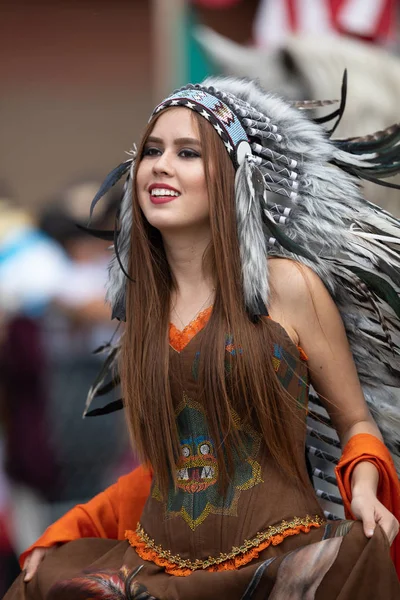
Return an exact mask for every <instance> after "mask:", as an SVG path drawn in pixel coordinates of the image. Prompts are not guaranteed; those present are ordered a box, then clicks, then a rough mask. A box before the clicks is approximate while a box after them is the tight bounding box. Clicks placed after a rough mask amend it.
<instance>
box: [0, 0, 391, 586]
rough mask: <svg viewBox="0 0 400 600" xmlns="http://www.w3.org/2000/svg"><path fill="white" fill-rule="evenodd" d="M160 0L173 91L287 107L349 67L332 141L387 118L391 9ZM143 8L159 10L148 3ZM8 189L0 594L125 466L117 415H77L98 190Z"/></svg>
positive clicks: (360, 3) (96, 337)
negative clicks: (171, 15) (224, 92)
mask: <svg viewBox="0 0 400 600" xmlns="http://www.w3.org/2000/svg"><path fill="white" fill-rule="evenodd" d="M168 1H169V2H170V4H171V7H172V5H174V7H175V10H176V11H178V10H182V15H183V16H182V19H181V27H182V28H183V29H184V33H185V36H182V39H185V40H186V43H187V47H186V48H185V49H184V50H183V51H182V52H183V53H184V54H185V55H187V68H188V73H185V74H184V77H185V79H184V81H182V82H181V83H186V81H187V80H188V79H190V80H191V81H193V82H196V81H199V80H200V79H201V78H202V77H203V76H204V75H206V74H208V73H209V72H210V71H211V72H212V71H213V72H223V73H226V74H229V73H232V74H234V75H248V76H251V77H258V78H259V79H260V80H261V82H262V83H263V85H264V87H266V88H267V89H269V90H271V91H274V92H277V93H279V94H282V95H284V96H286V97H287V98H289V99H291V100H293V99H303V98H309V99H316V98H319V99H326V98H332V97H337V96H338V95H340V83H341V79H342V74H343V69H344V68H345V67H348V69H349V93H348V106H347V117H346V116H345V118H344V119H343V121H342V123H341V124H340V126H339V130H338V132H337V133H338V134H339V135H340V136H343V137H344V136H351V135H362V134H363V133H366V132H367V131H373V130H374V129H379V128H381V129H382V128H384V127H386V126H388V125H389V124H390V123H392V122H393V121H395V120H398V105H399V100H400V98H399V96H400V87H399V86H400V58H399V48H400V46H399V36H398V19H397V18H396V14H397V11H398V8H399V2H398V0H187V1H186V2H184V1H183V0H174V1H172V0H168ZM134 4H137V5H138V6H139V4H140V3H139V2H137V3H135V2H133V3H132V6H133V5H134ZM144 4H145V3H141V6H142V7H143V5H144ZM148 4H149V6H150V5H151V7H152V9H151V10H153V11H156V10H157V6H158V7H162V8H163V9H165V6H164V2H163V1H161V2H160V0H159V1H158V2H157V1H155V2H152V3H148ZM89 5H90V2H89V3H87V7H88V6H89ZM112 6H114V3H112ZM115 6H116V4H115ZM180 7H181V8H180ZM89 8H90V6H89ZM110 10H111V9H110ZM124 10H125V8H124ZM132 10H133V8H132ZM141 10H142V9H141ZM96 11H97V8H96ZM100 13H101V11H100V9H99V10H98V12H93V19H95V18H96V15H100ZM160 14H161V13H160ZM138 15H139V13H138ZM63 18H65V15H64V13H63ZM90 18H92V16H91V17H90ZM150 20H151V19H149V22H150ZM247 21H248V22H247ZM158 22H160V19H159V20H158ZM198 25H207V26H208V29H206V28H204V27H203V28H201V29H200V28H198ZM166 27H167V25H166ZM245 31H246V32H249V33H248V34H244V32H245ZM250 32H252V33H251V34H250ZM139 33H140V32H139ZM139 33H138V36H139ZM153 34H154V31H153ZM133 37H135V36H133ZM176 37H177V30H176V24H175V23H174V24H173V27H172V29H171V40H175V38H176ZM135 39H136V38H135ZM165 39H166V40H168V36H166V38H165ZM133 42H134V40H133V41H132V43H133ZM71 43H72V41H71ZM101 43H102V44H103V40H102V41H101ZM130 44H131V40H129V41H127V49H128V45H130ZM115 45H116V41H115V40H114V46H115ZM110 51H112V48H110ZM130 51H131V48H130V46H129V52H130ZM129 52H128V53H129ZM146 52H147V48H146ZM155 54H157V53H155ZM159 54H160V56H157V55H155V56H154V57H153V59H152V60H153V61H155V62H156V61H157V60H159V61H160V64H161V69H162V68H164V62H163V61H165V60H166V57H168V56H169V54H168V52H166V51H165V49H164V48H161V49H160V52H159ZM138 57H141V58H138ZM136 60H137V61H140V60H142V61H144V55H143V53H142V54H141V53H140V52H138V53H137V54H136ZM117 62H118V61H114V64H117ZM172 62H173V61H172ZM113 68H114V67H113ZM165 68H166V67H165ZM170 69H171V73H172V72H173V71H174V69H176V65H175V64H172V65H170ZM114 71H115V72H117V70H116V69H114ZM156 71H157V70H155V72H156ZM157 72H158V73H159V72H160V68H159V69H158V71H157ZM102 77H103V74H102ZM123 77H124V78H125V77H126V75H125V73H124V74H123ZM138 85H139V86H140V85H141V82H139V83H138ZM158 100H159V99H158ZM150 109H151V107H150V106H149V110H150ZM116 110H117V109H116ZM57 151H58V149H57V148H54V153H57ZM111 166H112V165H110V167H111ZM0 175H1V172H0ZM13 184H14V182H13V181H4V182H2V183H1V184H0V596H2V592H3V591H5V590H6V589H7V587H8V586H9V585H10V583H11V581H12V580H13V578H14V577H15V576H16V575H17V573H18V562H17V556H18V555H19V553H20V552H21V551H22V550H24V549H25V548H26V547H27V546H29V545H30V544H31V543H32V542H33V541H34V540H35V539H36V538H37V537H39V535H40V534H41V533H42V532H43V531H44V529H45V528H46V527H47V525H49V524H50V523H51V522H53V521H54V520H55V519H57V518H58V516H60V515H61V514H63V513H64V512H65V511H66V510H67V509H68V508H69V507H71V506H72V505H74V504H76V503H79V502H84V501H86V500H87V499H89V498H90V497H92V496H93V495H94V494H96V493H98V492H99V491H101V490H102V489H104V487H106V486H107V485H109V484H110V483H111V482H113V481H115V480H116V478H117V477H118V475H119V474H122V473H124V472H127V471H128V470H129V469H130V468H131V467H132V465H133V464H134V458H133V455H132V452H131V450H130V449H129V443H128V440H127V438H126V435H125V434H124V431H125V428H124V425H123V415H122V414H120V413H114V414H112V415H108V416H107V417H100V418H87V419H85V420H83V419H82V412H83V408H84V402H85V397H86V395H87V392H88V389H89V387H90V384H91V383H92V381H93V380H94V378H95V376H96V374H97V372H98V370H99V369H100V367H101V363H102V356H101V355H97V354H96V355H94V354H93V350H94V349H95V348H96V347H97V346H100V345H102V344H104V343H105V342H107V341H108V340H109V339H110V338H111V336H112V335H113V332H114V329H115V325H114V324H113V323H111V321H110V314H109V309H108V307H107V306H106V304H105V302H104V295H105V282H106V277H107V264H108V260H109V256H110V253H109V244H108V243H107V242H104V241H102V240H100V239H96V238H94V237H91V236H89V235H88V234H87V233H86V232H85V231H84V227H85V226H86V225H87V222H88V214H89V208H90V203H91V200H92V198H93V196H94V195H95V193H96V191H97V189H98V188H99V184H100V181H98V180H97V179H93V178H91V177H85V178H82V179H81V180H78V181H73V182H71V183H70V184H69V185H67V186H66V187H64V188H62V189H59V190H55V193H54V195H53V197H51V198H48V199H47V200H46V201H40V202H39V203H38V205H36V206H35V208H32V204H31V203H30V201H29V200H30V199H29V198H18V200H17V199H16V198H15V197H14V194H13ZM367 194H368V197H369V199H370V200H372V201H373V202H377V203H379V204H382V205H383V206H384V207H385V208H387V209H389V210H391V211H392V212H394V213H396V214H397V215H400V198H399V193H398V191H397V190H396V191H390V193H389V191H388V190H387V188H381V189H379V188H377V187H376V186H372V185H371V187H370V188H368V191H367ZM119 198H120V190H116V191H115V192H113V194H110V195H109V196H107V197H106V198H105V201H104V202H102V209H101V211H99V212H98V209H97V208H96V212H95V214H94V217H93V219H92V222H91V227H93V228H95V229H111V228H113V225H114V218H115V212H116V209H117V204H118V200H119ZM38 206H40V207H41V208H38ZM28 207H29V208H28ZM79 226H81V227H79ZM113 393H114V394H118V390H116V391H115V392H113Z"/></svg>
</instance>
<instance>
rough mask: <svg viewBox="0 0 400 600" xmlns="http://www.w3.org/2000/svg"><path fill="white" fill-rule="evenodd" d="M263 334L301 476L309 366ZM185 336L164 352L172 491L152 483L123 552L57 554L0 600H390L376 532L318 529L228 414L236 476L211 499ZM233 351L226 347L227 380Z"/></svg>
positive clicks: (211, 468) (193, 341)
mask: <svg viewBox="0 0 400 600" xmlns="http://www.w3.org/2000/svg"><path fill="white" fill-rule="evenodd" d="M206 316H207V313H204V314H203V315H202V317H203V323H202V324H203V325H204V324H205V322H206ZM199 322H200V323H201V319H200V321H199ZM270 326H271V327H273V328H275V330H276V334H277V339H279V340H280V341H279V343H275V344H274V347H273V348H271V353H272V360H273V364H274V368H275V371H276V373H277V376H278V378H279V380H280V381H281V383H282V385H283V386H284V387H285V388H286V389H287V390H288V391H289V393H290V395H291V396H292V398H293V406H291V407H288V410H287V420H286V431H287V434H288V435H291V436H292V437H293V439H294V440H295V443H296V445H297V447H298V452H297V456H298V462H299V468H300V469H302V470H303V472H304V475H305V476H306V464H305V458H304V456H305V452H304V450H305V436H306V422H305V418H306V411H307V400H308V393H307V384H308V373H307V364H306V362H305V360H304V356H303V353H302V351H301V350H300V349H298V348H296V347H295V346H294V345H293V343H292V342H291V341H290V339H289V338H288V336H287V335H286V333H285V332H284V331H283V329H282V328H281V327H280V326H279V325H278V324H277V323H274V322H273V321H270ZM185 333H186V339H185V337H182V335H181V334H179V333H178V332H176V335H175V336H174V337H173V340H172V341H171V349H170V367H171V387H172V393H173V397H174V400H175V405H176V418H177V425H178V432H179V437H180V444H181V459H180V461H179V464H177V466H176V468H177V478H178V487H177V489H175V488H174V487H173V486H172V485H171V488H170V490H169V493H168V496H167V497H164V498H163V497H162V496H161V493H160V490H159V489H158V486H157V482H156V481H153V483H152V488H151V493H150V496H149V498H148V500H147V502H146V505H145V508H144V511H143V514H142V517H141V520H140V523H139V524H138V526H137V527H136V529H132V530H131V531H128V532H127V541H125V542H117V541H112V540H100V539H97V540H95V539H81V540H77V541H74V542H70V543H68V544H65V545H64V546H62V547H60V548H59V549H57V550H55V551H53V552H52V553H51V554H50V555H49V556H48V557H47V558H46V559H45V561H44V562H43V563H42V566H41V567H40V569H39V571H38V574H37V576H36V577H35V578H34V579H33V581H32V583H31V584H29V585H28V586H26V585H25V584H23V582H22V580H21V578H19V579H18V580H17V581H16V582H15V584H14V586H13V587H12V588H11V590H10V591H9V593H8V594H7V596H6V598H7V600H22V599H23V598H24V599H25V598H26V599H32V600H36V599H37V600H39V599H42V598H46V599H53V598H54V599H55V598H57V599H64V598H65V599H66V600H69V599H71V600H72V599H80V598H82V599H84V598H85V599H89V598H142V599H143V600H144V599H145V598H151V597H155V598H157V599H159V600H181V599H182V600H200V599H201V600H208V599H210V600H211V599H214V598H223V599H225V598H229V599H232V600H236V599H237V600H241V599H243V600H252V599H253V600H257V599H260V600H261V598H262V599H264V598H270V599H271V600H273V599H282V600H283V599H287V600H289V599H297V598H298V599H299V600H300V599H301V598H304V599H306V600H313V599H314V598H315V599H323V600H333V599H336V598H338V599H340V600H350V599H351V600H353V599H355V598H360V599H361V598H362V599H364V598H365V599H371V600H372V599H374V600H375V599H380V598H382V600H383V599H384V600H394V599H400V584H399V581H398V579H397V575H396V572H395V569H394V566H393V563H392V561H391V559H390V556H389V544H388V540H387V538H386V536H385V534H384V533H383V531H382V530H381V529H380V528H379V527H377V528H376V531H375V533H374V536H373V537H372V538H371V539H370V540H367V539H366V538H365V536H364V534H363V531H362V526H361V523H357V522H352V521H330V522H327V521H326V520H325V517H324V514H323V512H322V511H321V508H320V506H319V503H318V500H317V497H316V495H315V493H314V490H313V487H312V485H311V483H310V485H309V486H308V487H307V488H304V487H299V486H298V485H297V484H296V483H295V482H292V481H291V480H290V479H288V477H287V476H286V475H285V474H284V473H283V472H282V470H281V469H280V468H279V466H278V465H276V464H274V463H273V462H272V461H271V460H270V458H269V456H268V453H267V451H266V448H265V445H264V444H263V440H262V439H261V436H260V434H259V433H258V431H257V427H256V425H253V426H250V425H243V423H242V421H241V419H240V418H239V416H238V415H237V414H234V420H235V424H236V427H237V429H238V432H239V434H240V436H241V439H242V442H243V445H244V447H245V449H246V453H245V454H244V453H239V452H236V453H235V452H234V464H235V470H234V475H233V476H232V478H231V480H230V483H229V485H228V489H227V491H226V493H225V494H224V495H222V494H221V492H220V488H219V486H218V465H217V461H216V458H215V451H214V441H213V440H212V439H211V438H210V436H209V433H208V427H207V414H206V413H205V410H204V408H203V406H202V404H201V402H200V401H199V397H198V389H197V387H198V383H197V369H198V364H199V355H200V351H201V350H200V349H201V338H202V335H203V331H202V329H201V327H200V326H199V327H197V329H196V328H193V326H192V330H191V331H189V332H187V331H186V332H185ZM172 345H173V346H174V347H172ZM240 351H241V350H240V349H238V348H236V347H235V345H234V341H233V340H232V339H230V337H229V336H227V337H226V368H227V370H228V371H229V368H230V365H231V361H232V360H234V357H235V355H236V353H238V352H240ZM160 444H162V440H161V439H160ZM138 567H141V569H140V571H139V572H138V571H137V568H138Z"/></svg>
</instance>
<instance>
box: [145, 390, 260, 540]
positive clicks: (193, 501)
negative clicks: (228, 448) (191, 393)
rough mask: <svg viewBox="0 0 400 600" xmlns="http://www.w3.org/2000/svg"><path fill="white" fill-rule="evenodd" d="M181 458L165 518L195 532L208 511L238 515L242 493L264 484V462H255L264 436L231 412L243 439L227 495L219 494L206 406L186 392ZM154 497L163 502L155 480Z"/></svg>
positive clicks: (181, 412)
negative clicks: (185, 524) (192, 398)
mask: <svg viewBox="0 0 400 600" xmlns="http://www.w3.org/2000/svg"><path fill="white" fill-rule="evenodd" d="M176 415H177V420H176V422H177V428H178V435H179V440H180V447H181V458H180V460H179V462H178V464H177V465H176V469H177V471H176V480H177V488H176V489H175V487H174V484H173V482H171V484H170V487H169V490H168V496H167V499H166V501H165V517H166V518H167V519H171V518H174V517H178V516H180V517H182V518H183V519H184V520H185V521H186V523H187V524H188V525H189V527H190V528H191V529H192V530H193V531H194V530H195V529H196V527H198V526H199V525H201V523H203V522H204V520H205V519H206V518H207V517H208V515H209V514H220V515H230V516H237V503H238V500H239V496H240V494H241V493H242V492H244V491H245V490H249V489H250V488H252V487H254V486H255V485H258V484H259V483H262V481H263V480H262V478H261V465H260V463H258V462H257V461H256V457H257V455H258V452H259V450H260V443H261V436H260V434H259V433H258V432H257V431H255V430H254V429H253V428H252V427H251V426H250V425H243V424H242V422H241V420H240V418H239V416H238V415H237V414H236V413H234V412H233V413H232V416H233V420H234V424H235V428H236V429H237V430H238V432H239V434H240V437H241V440H242V445H243V448H242V451H241V452H239V451H238V450H235V449H234V450H233V451H232V455H233V456H232V458H233V462H234V467H235V468H234V474H233V476H232V479H231V481H230V483H229V485H228V488H227V490H226V493H225V496H223V495H222V494H221V493H220V490H219V487H218V485H217V482H218V463H217V458H216V454H215V446H214V441H213V440H212V439H211V438H210V435H209V432H208V427H207V419H206V414H205V411H204V408H203V407H202V405H201V404H199V403H198V402H195V401H194V400H191V399H190V398H188V397H187V395H186V394H184V395H183V400H182V402H181V403H180V405H179V406H178V407H177V409H176ZM152 498H154V499H155V500H158V501H160V502H162V501H163V498H162V495H161V492H160V490H159V488H158V486H157V483H156V482H155V483H154V484H153V489H152Z"/></svg>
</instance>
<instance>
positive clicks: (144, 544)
mask: <svg viewBox="0 0 400 600" xmlns="http://www.w3.org/2000/svg"><path fill="white" fill-rule="evenodd" d="M324 523H325V521H323V519H321V517H319V516H315V517H310V516H308V515H307V516H306V517H304V518H302V519H300V518H298V517H294V518H293V520H292V521H290V522H288V521H282V522H281V523H280V524H278V525H272V526H270V527H268V529H266V530H265V531H262V532H260V533H258V534H257V535H256V536H255V537H254V538H252V539H251V540H245V541H244V542H243V544H242V545H241V546H239V547H234V548H232V550H231V552H229V553H227V554H223V553H221V554H220V555H219V556H218V557H211V556H209V557H208V558H207V559H205V560H199V559H198V560H196V561H194V562H193V561H190V560H185V559H183V558H181V557H180V556H179V555H176V556H174V555H173V554H172V553H171V552H170V551H169V550H164V549H163V548H162V547H161V546H157V545H156V543H155V541H154V540H152V539H151V538H150V537H149V536H148V535H147V534H146V533H145V531H144V530H143V529H142V527H141V525H140V523H138V526H137V528H136V531H133V530H129V529H128V530H127V531H126V532H125V538H126V539H127V540H128V542H129V543H130V545H131V546H132V547H133V548H135V550H136V552H137V554H138V555H139V556H140V557H141V558H143V559H144V560H148V561H151V562H154V563H155V564H156V565H158V566H159V567H164V569H165V571H166V573H168V574H169V575H175V576H176V577H187V576H188V575H191V574H192V573H193V572H194V571H198V570H199V569H202V570H203V571H214V572H215V571H233V570H235V569H238V568H239V567H242V566H243V565H247V564H248V563H249V562H251V561H252V560H254V559H255V558H258V556H259V554H260V552H262V551H263V550H265V549H266V548H268V546H270V545H272V546H277V545H278V544H281V543H282V542H283V541H284V540H285V538H287V537H289V536H291V535H298V534H299V533H301V532H303V533H308V532H309V531H310V530H311V527H316V528H318V527H321V525H323V524H324Z"/></svg>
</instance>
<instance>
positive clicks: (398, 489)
mask: <svg viewBox="0 0 400 600" xmlns="http://www.w3.org/2000/svg"><path fill="white" fill-rule="evenodd" d="M362 461H368V462H371V463H372V464H374V465H375V467H376V468H377V469H378V472H379V485H378V492H377V496H378V500H379V501H380V502H382V504H383V505H384V506H385V507H386V508H387V509H388V510H390V512H391V513H392V514H393V515H394V516H395V517H396V519H397V520H398V521H400V482H399V478H398V476H397V473H396V469H395V467H394V464H393V459H392V457H391V455H390V452H389V450H388V449H387V448H386V446H385V444H383V443H382V442H381V441H380V440H379V439H378V438H376V437H375V436H373V435H370V434H369V433H359V434H357V435H355V436H353V437H351V438H350V439H349V441H348V442H347V444H346V446H345V447H344V450H343V454H342V457H341V459H340V461H339V464H338V465H337V467H336V478H337V482H338V486H339V490H340V493H341V496H342V498H343V503H344V509H345V513H346V517H347V518H350V519H354V516H353V515H352V513H351V509H350V505H351V475H352V472H353V469H354V467H355V466H356V465H357V464H358V463H359V462H362ZM390 550H391V556H392V558H393V562H394V564H395V567H396V571H397V575H398V576H399V578H400V534H399V535H398V536H397V537H396V539H395V540H394V542H393V544H392V546H391V549H390Z"/></svg>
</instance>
